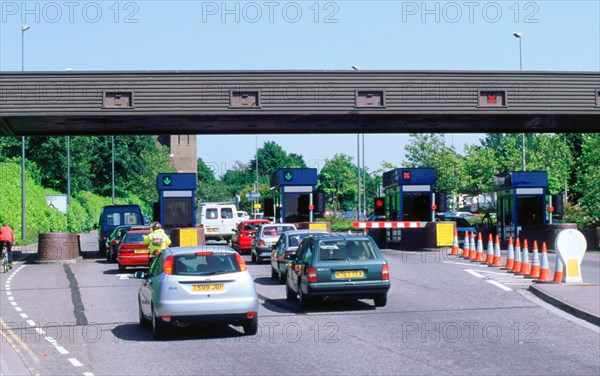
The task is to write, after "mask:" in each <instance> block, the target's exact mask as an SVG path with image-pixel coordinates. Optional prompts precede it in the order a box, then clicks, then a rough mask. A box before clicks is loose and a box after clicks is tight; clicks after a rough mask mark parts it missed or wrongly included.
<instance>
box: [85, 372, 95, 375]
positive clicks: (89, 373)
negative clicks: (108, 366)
mask: <svg viewBox="0 0 600 376" xmlns="http://www.w3.org/2000/svg"><path fill="white" fill-rule="evenodd" d="M83 376H94V374H93V373H91V372H84V373H83Z"/></svg>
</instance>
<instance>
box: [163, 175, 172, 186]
mask: <svg viewBox="0 0 600 376" xmlns="http://www.w3.org/2000/svg"><path fill="white" fill-rule="evenodd" d="M162 182H163V185H164V186H165V187H169V186H171V184H173V179H171V176H169V175H165V176H163V180H162Z"/></svg>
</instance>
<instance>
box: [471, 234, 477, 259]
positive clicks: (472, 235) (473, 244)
mask: <svg viewBox="0 0 600 376" xmlns="http://www.w3.org/2000/svg"><path fill="white" fill-rule="evenodd" d="M476 255H477V251H476V249H475V233H474V232H472V233H471V239H470V242H469V260H471V261H475V256H476Z"/></svg>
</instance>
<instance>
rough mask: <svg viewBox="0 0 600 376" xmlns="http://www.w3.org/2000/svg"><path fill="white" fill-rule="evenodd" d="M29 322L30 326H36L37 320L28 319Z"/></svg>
mask: <svg viewBox="0 0 600 376" xmlns="http://www.w3.org/2000/svg"><path fill="white" fill-rule="evenodd" d="M27 324H28V325H29V326H35V321H33V320H27Z"/></svg>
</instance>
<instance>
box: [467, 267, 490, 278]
mask: <svg viewBox="0 0 600 376" xmlns="http://www.w3.org/2000/svg"><path fill="white" fill-rule="evenodd" d="M465 272H467V273H469V274H471V275H474V276H475V277H477V278H485V277H484V276H482V275H481V274H479V273H477V272H476V271H475V270H471V269H465Z"/></svg>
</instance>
